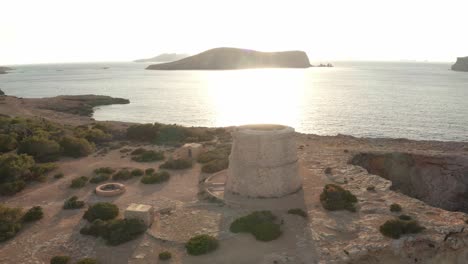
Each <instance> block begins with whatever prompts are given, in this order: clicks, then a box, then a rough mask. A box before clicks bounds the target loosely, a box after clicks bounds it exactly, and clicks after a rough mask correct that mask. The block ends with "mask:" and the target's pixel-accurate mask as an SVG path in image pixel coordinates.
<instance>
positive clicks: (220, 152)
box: [197, 145, 231, 163]
mask: <svg viewBox="0 0 468 264" xmlns="http://www.w3.org/2000/svg"><path fill="white" fill-rule="evenodd" d="M230 153H231V145H219V146H217V147H216V148H215V149H214V150H210V151H207V152H204V153H201V154H200V155H199V156H198V158H197V161H198V162H199V163H207V162H210V161H213V160H225V159H228V157H229V154H230Z"/></svg>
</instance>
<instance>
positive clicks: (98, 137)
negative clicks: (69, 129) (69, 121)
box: [75, 128, 112, 143]
mask: <svg viewBox="0 0 468 264" xmlns="http://www.w3.org/2000/svg"><path fill="white" fill-rule="evenodd" d="M75 134H76V135H77V136H78V137H83V138H85V139H86V140H88V141H89V142H94V143H102V142H106V141H109V140H111V139H112V135H111V134H108V133H106V132H104V131H102V130H101V129H98V128H91V129H80V130H77V131H76V132H75Z"/></svg>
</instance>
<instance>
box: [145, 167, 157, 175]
mask: <svg viewBox="0 0 468 264" xmlns="http://www.w3.org/2000/svg"><path fill="white" fill-rule="evenodd" d="M154 171H155V170H154V169H153V168H148V169H146V170H145V175H152V174H153V173H154Z"/></svg>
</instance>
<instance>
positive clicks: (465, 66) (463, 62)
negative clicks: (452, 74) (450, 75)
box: [452, 57, 468, 72]
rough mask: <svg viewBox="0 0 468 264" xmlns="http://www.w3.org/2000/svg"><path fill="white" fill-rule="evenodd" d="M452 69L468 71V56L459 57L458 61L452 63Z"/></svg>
mask: <svg viewBox="0 0 468 264" xmlns="http://www.w3.org/2000/svg"><path fill="white" fill-rule="evenodd" d="M452 71H463V72H468V57H459V58H457V62H455V64H454V65H452Z"/></svg>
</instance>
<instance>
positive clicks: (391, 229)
mask: <svg viewBox="0 0 468 264" xmlns="http://www.w3.org/2000/svg"><path fill="white" fill-rule="evenodd" d="M379 229H380V233H382V235H384V236H386V237H390V238H393V239H398V238H400V237H401V236H402V235H405V234H416V233H419V232H421V231H423V230H424V229H425V228H424V227H422V226H420V225H419V223H418V222H416V221H415V220H409V221H405V220H400V219H392V220H388V221H386V222H385V223H384V224H383V225H381V226H380V228H379Z"/></svg>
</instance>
